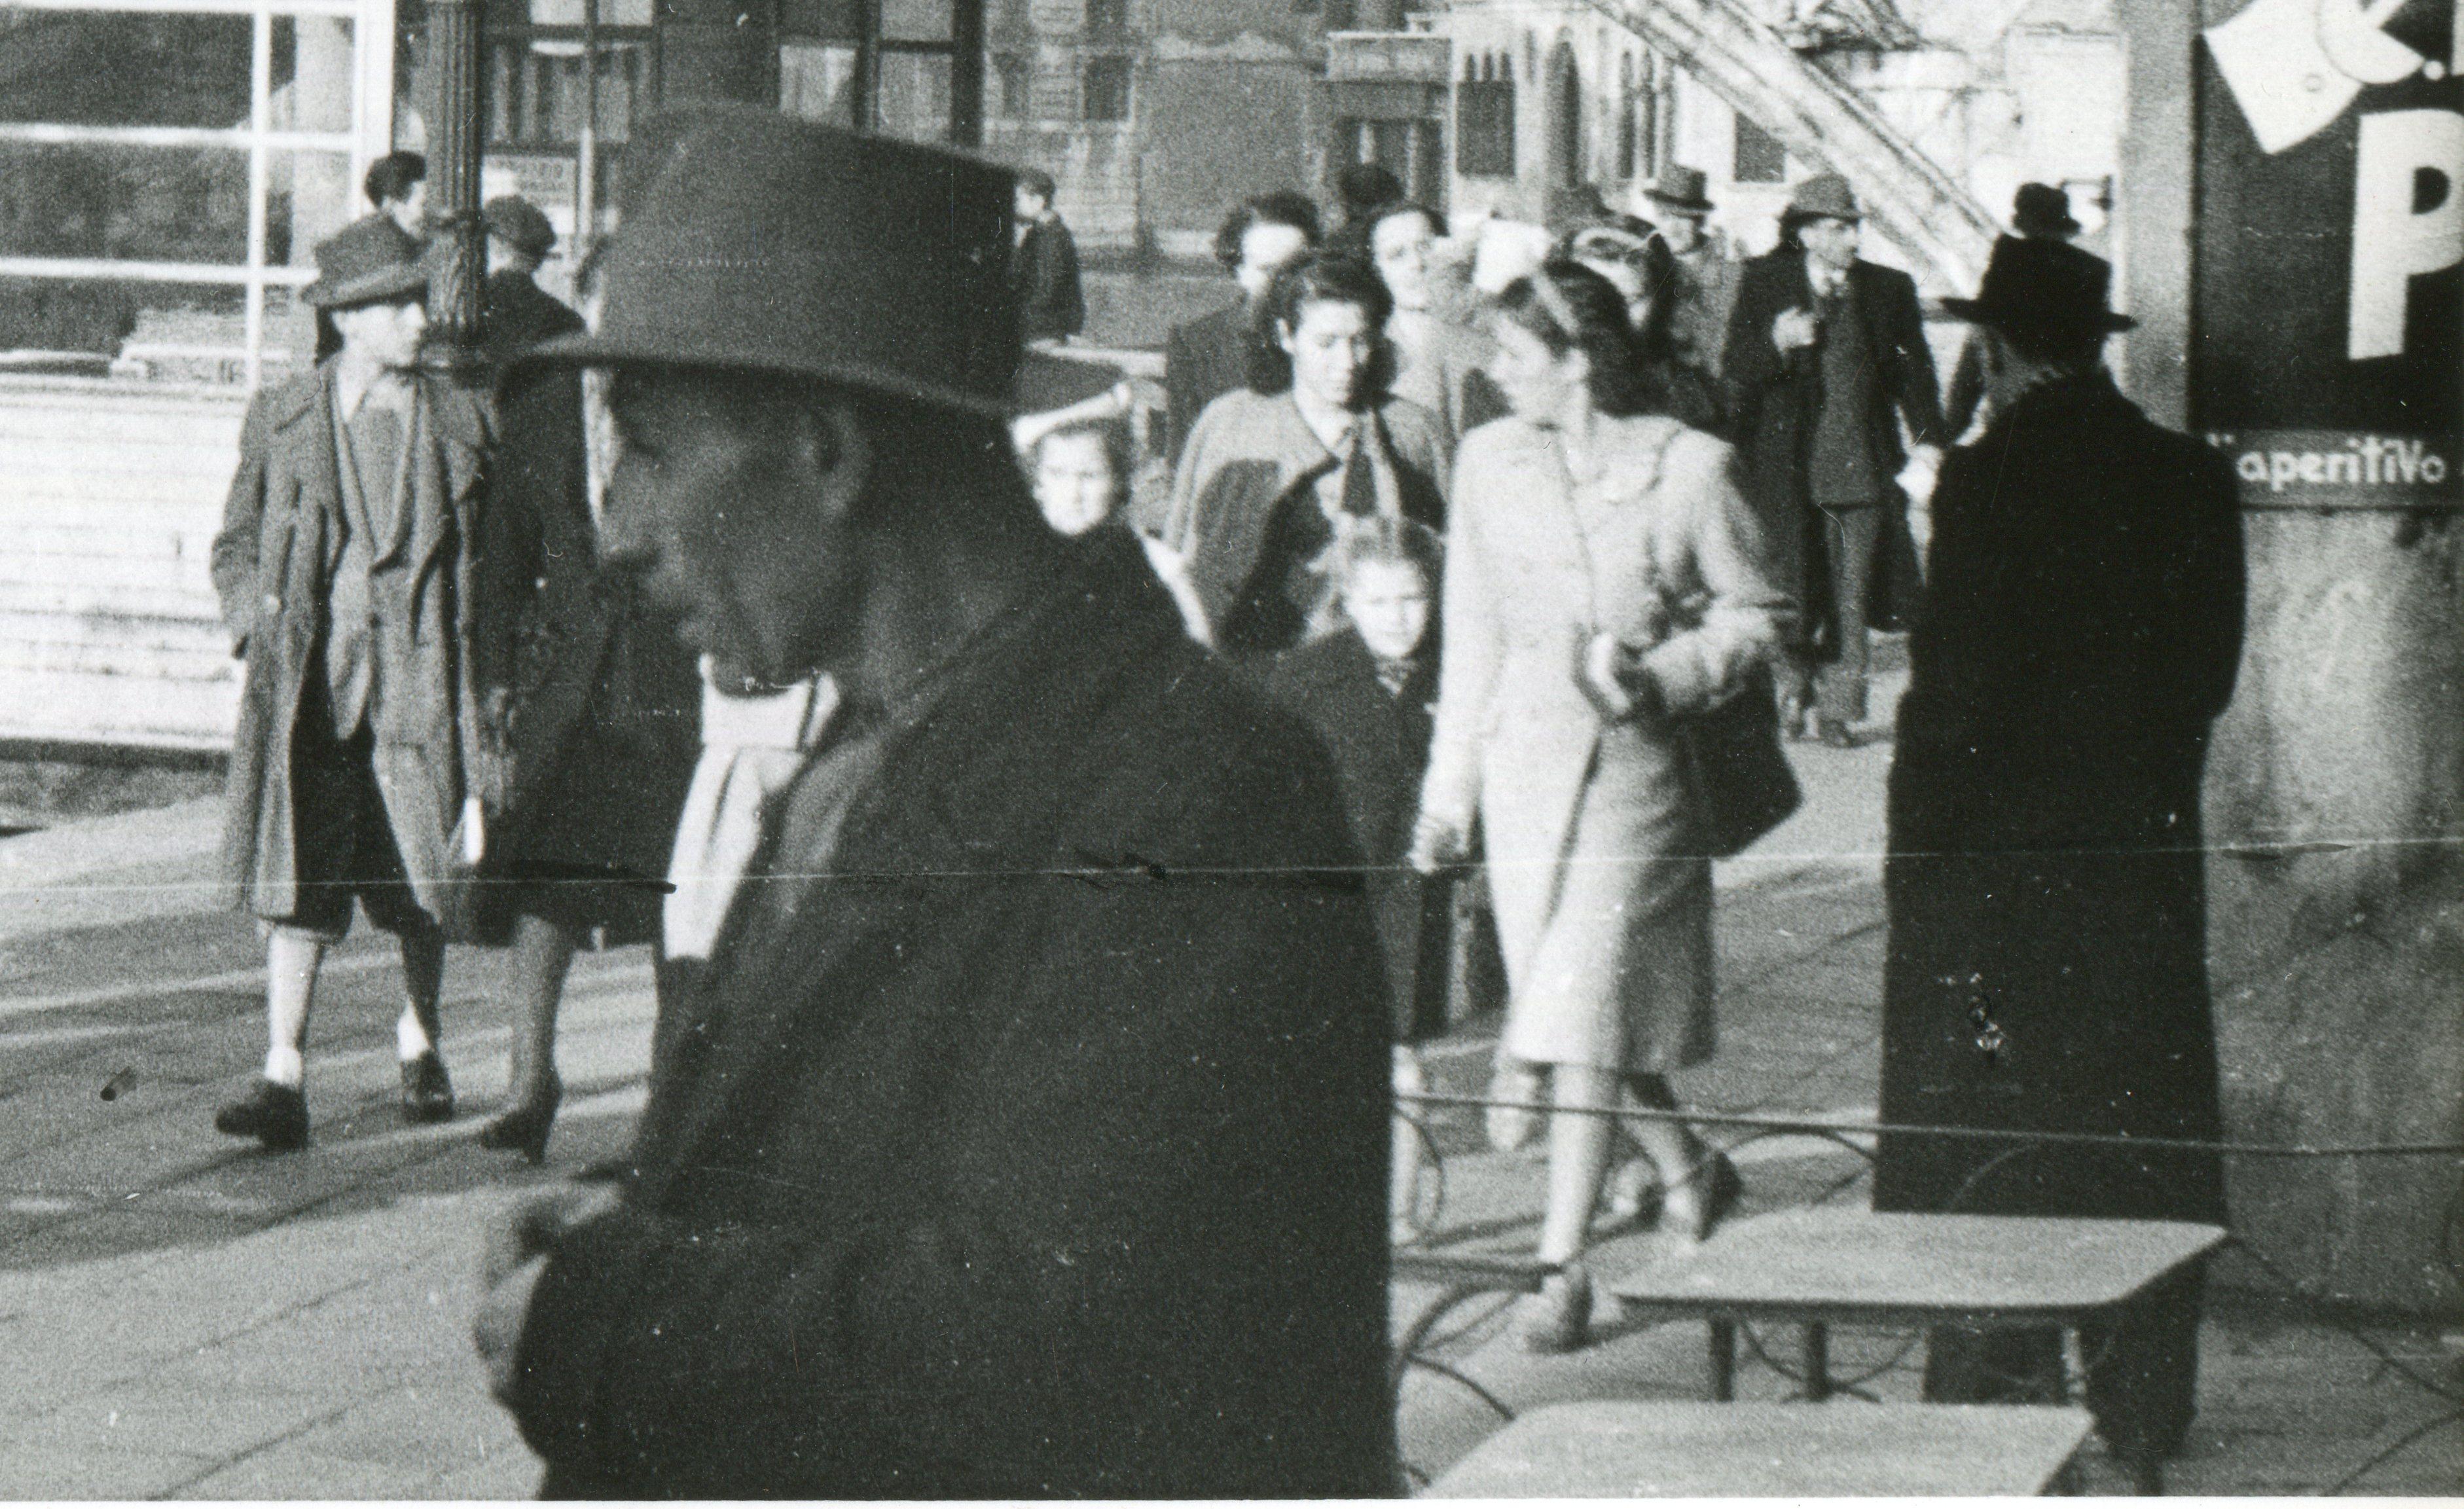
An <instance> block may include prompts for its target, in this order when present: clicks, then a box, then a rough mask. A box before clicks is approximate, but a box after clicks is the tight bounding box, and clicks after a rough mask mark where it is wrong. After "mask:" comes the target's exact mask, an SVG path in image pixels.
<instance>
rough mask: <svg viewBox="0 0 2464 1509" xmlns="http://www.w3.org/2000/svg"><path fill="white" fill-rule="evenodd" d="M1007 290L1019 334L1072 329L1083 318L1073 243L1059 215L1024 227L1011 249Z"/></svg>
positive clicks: (1053, 335) (1049, 334) (1048, 334)
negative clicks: (1012, 299)
mask: <svg viewBox="0 0 2464 1509" xmlns="http://www.w3.org/2000/svg"><path fill="white" fill-rule="evenodd" d="M1010 291H1011V293H1012V294H1013V295H1014V296H1015V297H1016V298H1017V300H1018V319H1019V334H1020V336H1021V337H1022V338H1023V339H1025V340H1028V341H1051V340H1057V339H1059V338H1060V337H1062V336H1069V335H1076V334H1077V333H1078V332H1079V331H1080V330H1082V329H1084V328H1085V327H1086V324H1087V296H1086V293H1085V291H1084V290H1082V289H1081V288H1080V287H1079V283H1078V243H1077V241H1076V240H1075V239H1073V238H1072V237H1071V236H1070V234H1069V228H1068V227H1067V226H1066V225H1063V224H1062V223H1061V221H1060V218H1059V217H1058V216H1055V217H1054V218H1052V219H1049V220H1039V221H1037V222H1036V223H1035V224H1033V225H1031V226H1028V227H1027V228H1026V233H1025V234H1024V235H1023V236H1022V237H1020V238H1019V243H1018V249H1017V250H1016V251H1015V252H1013V253H1011V254H1010Z"/></svg>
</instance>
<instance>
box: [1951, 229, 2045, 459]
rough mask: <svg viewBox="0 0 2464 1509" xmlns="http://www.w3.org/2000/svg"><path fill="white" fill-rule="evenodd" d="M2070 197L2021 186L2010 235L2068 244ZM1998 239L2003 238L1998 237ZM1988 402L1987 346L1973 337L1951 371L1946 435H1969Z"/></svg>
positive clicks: (1963, 347)
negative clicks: (1969, 429)
mask: <svg viewBox="0 0 2464 1509" xmlns="http://www.w3.org/2000/svg"><path fill="white" fill-rule="evenodd" d="M2011 233H2012V234H2013V235H2015V236H2017V237H2018V238H2019V239H2021V240H2023V241H2068V240H2069V239H2070V238H2071V237H2073V236H2075V235H2077V234H2079V220H2078V217H2076V216H2074V215H2073V214H2072V213H2071V196H2070V195H2068V194H2066V193H2064V192H2062V191H2061V190H2060V189H2057V188H2055V187H2054V186H2053V185H2051V184H2021V185H2020V186H2019V191H2018V193H2017V194H2015V195H2013V197H2012V200H2011ZM1995 239H1996V240H1999V239H2000V237H1998V236H1997V237H1995ZM1984 403H1985V343H1984V341H1983V340H1982V339H1981V338H1979V337H1976V336H1973V335H1971V336H1970V337H1969V339H1968V340H1967V341H1966V342H1965V343H1963V344H1961V345H1960V348H1959V360H1958V361H1957V362H1956V363H1954V364H1953V365H1952V366H1951V369H1950V391H1949V392H1948V393H1947V394H1946V395H1944V398H1943V401H1942V419H1943V425H1942V430H1943V433H1944V434H1945V435H1947V436H1948V437H1950V438H1952V439H1957V438H1958V437H1960V436H1961V435H1964V434H1966V433H1968V427H1969V425H1971V424H1973V423H1974V422H1975V421H1976V417H1977V413H1978V411H1979V410H1981V409H1982V408H1983V407H1984Z"/></svg>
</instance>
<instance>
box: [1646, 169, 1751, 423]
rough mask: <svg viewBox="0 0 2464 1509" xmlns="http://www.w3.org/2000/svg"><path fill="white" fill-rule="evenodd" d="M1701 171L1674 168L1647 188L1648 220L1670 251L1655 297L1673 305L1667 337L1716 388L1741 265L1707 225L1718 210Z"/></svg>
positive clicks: (1679, 356) (1680, 356) (1683, 359)
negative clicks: (1664, 284) (1663, 284)
mask: <svg viewBox="0 0 2464 1509" xmlns="http://www.w3.org/2000/svg"><path fill="white" fill-rule="evenodd" d="M1707 186H1708V181H1707V180H1706V179H1705V177H1704V176H1703V170H1702V169H1701V168H1699V167H1684V166H1676V165H1672V166H1670V167H1669V168H1668V170H1667V171H1666V172H1663V173H1661V175H1660V176H1659V177H1658V178H1655V179H1653V180H1651V181H1650V182H1649V183H1647V184H1645V185H1644V186H1643V189H1642V201H1643V214H1644V218H1646V219H1648V220H1649V221H1651V223H1652V226H1653V228H1654V232H1655V234H1656V236H1657V239H1658V240H1659V242H1660V244H1661V246H1663V247H1665V248H1667V251H1668V259H1669V262H1670V264H1671V272H1672V274H1673V276H1672V277H1671V279H1670V285H1669V289H1668V291H1667V292H1666V293H1665V294H1659V295H1656V297H1661V298H1665V299H1668V300H1671V301H1672V305H1673V307H1672V308H1671V310H1670V313H1669V317H1668V334H1669V338H1670V339H1671V340H1672V341H1673V342H1675V343H1676V346H1677V359H1678V360H1679V361H1681V362H1683V363H1684V364H1685V365H1686V366H1690V367H1692V368H1694V370H1696V371H1698V372H1700V373H1702V374H1703V375H1704V376H1705V377H1706V378H1709V379H1710V380H1711V381H1712V382H1714V383H1717V382H1718V381H1719V380H1720V366H1721V361H1722V359H1723V357H1724V356H1725V355H1726V352H1725V351H1724V350H1723V349H1722V347H1723V345H1724V344H1726V342H1727V335H1728V310H1729V309H1730V308H1731V307H1732V306H1733V305H1734V304H1735V303H1736V300H1737V276H1738V270H1737V263H1736V260H1735V259H1734V258H1732V257H1730V256H1729V255H1728V253H1727V248H1726V247H1725V246H1723V245H1721V243H1720V242H1719V241H1718V240H1717V239H1716V238H1714V237H1713V236H1712V235H1711V233H1710V231H1709V229H1708V227H1707V225H1706V223H1705V222H1707V221H1708V220H1709V218H1710V215H1711V211H1713V210H1714V209H1716V208H1718V207H1717V206H1715V205H1713V204H1712V203H1711V200H1710V197H1709V195H1708V193H1707V192H1706V189H1707Z"/></svg>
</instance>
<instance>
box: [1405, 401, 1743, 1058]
mask: <svg viewBox="0 0 2464 1509" xmlns="http://www.w3.org/2000/svg"><path fill="white" fill-rule="evenodd" d="M1456 464H1457V472H1456V476H1457V483H1456V489H1455V498H1454V527H1453V530H1452V534H1451V537H1450V539H1449V541H1448V544H1447V550H1446V574H1445V588H1444V616H1443V623H1444V635H1445V638H1444V653H1443V659H1442V664H1443V671H1442V675H1441V680H1440V692H1439V700H1438V714H1437V726H1436V734H1435V740H1434V744H1433V747H1432V751H1431V758H1430V763H1429V772H1428V777H1427V780H1426V783H1425V785H1424V786H1423V788H1422V797H1421V808H1422V810H1423V811H1424V812H1426V813H1428V814H1430V815H1432V816H1436V817H1440V818H1443V819H1445V820H1447V821H1449V822H1452V823H1454V824H1456V825H1457V826H1458V827H1459V828H1461V829H1463V830H1464V831H1468V830H1469V828H1470V826H1471V823H1472V820H1473V819H1474V817H1475V816H1477V818H1478V819H1479V821H1480V824H1481V828H1482V831H1483V834H1484V840H1483V841H1484V844H1485V854H1486V859H1487V863H1488V867H1489V883H1490V887H1491V891H1492V894H1493V895H1494V897H1495V899H1496V905H1497V922H1498V932H1499V938H1500V942H1501V943H1503V944H1504V948H1505V953H1506V963H1507V978H1508V981H1509V983H1510V985H1511V986H1512V988H1513V1002H1512V1005H1511V1007H1510V1009H1509V1011H1508V1021H1507V1051H1508V1052H1509V1053H1512V1054H1515V1055H1516V1056H1519V1057H1523V1058H1526V1059H1529V1060H1531V1061H1534V1062H1543V1063H1591V1064H1593V1065H1594V1066H1595V1067H1599V1068H1604V1069H1616V1070H1629V1071H1637V1072H1640V1071H1652V1072H1657V1071H1659V1070H1662V1069H1666V1068H1673V1067H1677V1066H1680V1065H1682V1064H1685V1063H1691V1062H1695V1061H1698V1060H1699V1059H1700V1058H1701V1057H1703V1056H1704V1055H1705V1054H1707V1053H1708V1052H1709V1051H1710V1045H1711V1031H1710V1002H1711V971H1710V906H1711V892H1710V862H1709V861H1708V860H1707V859H1706V858H1705V857H1703V855H1702V846H1701V845H1700V844H1699V843H1697V842H1695V841H1694V839H1693V837H1692V833H1691V829H1692V826H1693V820H1692V813H1693V809H1694V805H1695V803H1694V796H1693V793H1692V791H1691V790H1690V788H1689V777H1688V776H1687V774H1686V771H1685V766H1684V765H1683V762H1682V760H1681V759H1680V758H1679V750H1678V745H1677V742H1676V740H1675V738H1674V736H1673V734H1672V733H1671V731H1670V730H1669V728H1668V727H1667V725H1666V723H1665V722H1664V721H1657V720H1643V719H1628V720H1626V721H1621V722H1617V723H1614V724H1612V723H1606V722H1604V721H1603V720H1602V716H1601V714H1600V713H1599V712H1598V711H1596V710H1595V706H1594V704H1593V702H1592V700H1591V699H1589V698H1588V697H1586V696H1585V695H1584V692H1583V689H1582V686H1581V683H1580V679H1579V677H1580V675H1581V666H1582V662H1583V655H1584V652H1585V650H1586V648H1587V647H1588V645H1589V644H1590V642H1591V640H1592V638H1593V636H1594V635H1595V633H1596V632H1610V633H1614V634H1616V635H1617V637H1618V639H1620V640H1621V641H1623V642H1624V643H1626V644H1628V645H1631V646H1634V647H1636V648H1638V649H1642V650H1644V651H1645V653H1644V655H1642V657H1641V667H1642V674H1643V675H1644V676H1645V677H1648V678H1649V680H1650V681H1651V682H1652V683H1653V685H1654V689H1655V690H1656V691H1657V694H1658V699H1659V700H1660V702H1661V705H1662V706H1663V707H1664V708H1665V709H1666V711H1667V714H1668V715H1669V716H1672V717H1683V716H1684V715H1686V714H1689V713H1695V712H1700V711H1702V710H1704V709H1705V708H1707V707H1710V706H1712V705H1714V704H1715V703H1716V702H1717V701H1718V700H1719V699H1721V698H1723V697H1725V696H1727V695H1730V694H1731V693H1732V692H1734V691H1735V690H1736V688H1737V687H1738V686H1739V685H1740V684H1741V682H1742V681H1743V678H1744V677H1745V676H1746V673H1747V672H1748V671H1749V670H1750V669H1751V668H1752V667H1753V665H1754V664H1755V663H1756V662H1757V661H1758V660H1759V659H1760V658H1761V657H1762V656H1763V655H1766V654H1767V653H1768V652H1769V650H1770V649H1771V646H1772V645H1773V644H1775V643H1776V641H1777V637H1778V632H1779V626H1780V623H1781V621H1782V619H1783V618H1784V616H1785V615H1786V613H1787V611H1788V609H1789V603H1788V599H1787V596H1786V594H1785V593H1783V592H1781V591H1780V590H1779V589H1778V588H1775V587H1774V586H1773V585H1772V584H1771V573H1770V569H1769V567H1768V566H1767V565H1766V564H1765V556H1764V549H1763V545H1762V543H1761V540H1760V538H1759V535H1758V532H1757V529H1756V526H1755V523H1754V520H1753V517H1752V515H1751V514H1750V513H1749V510H1748V509H1747V507H1746V505H1745V502H1744V500H1743V499H1741V498H1740V497H1739V495H1738V493H1737V489H1736V486H1735V483H1734V482H1733V480H1732V479H1731V476H1730V470H1731V466H1730V455H1729V451H1728V448H1727V446H1726V445H1724V444H1722V443H1721V442H1720V441H1718V440H1715V439H1713V438H1711V437H1710V436H1708V435H1705V434H1703V433H1700V432H1697V431H1692V430H1687V429H1685V428H1684V427H1683V426H1681V425H1679V424H1678V423H1677V422H1676V421H1674V420H1672V419H1666V418H1661V417H1657V416H1651V417H1638V418H1629V419H1609V418H1601V419H1595V422H1594V429H1593V435H1592V446H1591V455H1590V456H1589V457H1588V458H1587V460H1586V461H1585V463H1584V475H1583V476H1582V477H1579V478H1578V477H1575V476H1574V475H1573V472H1572V471H1571V470H1570V467H1569V462H1568V457H1567V455H1566V452H1565V450H1564V449H1563V448H1562V447H1561V446H1560V444H1559V442H1558V438H1557V435H1556V433H1555V432H1553V431H1547V430H1542V429H1538V428H1535V427H1534V426H1532V425H1529V424H1527V423H1525V422H1524V421H1522V420H1520V419H1502V420H1499V421H1498V422H1496V423H1495V424H1491V425H1485V426H1483V427H1482V428H1481V429H1479V430H1476V431H1474V432H1472V433H1471V434H1469V435H1468V436H1466V437H1465V438H1464V440H1463V449H1462V451H1461V452H1460V453H1459V455H1458V456H1457V458H1456ZM1672 606H1674V607H1677V608H1678V609H1679V610H1680V622H1679V623H1677V624H1672V623H1671V621H1670V609H1671V607H1672ZM1689 624H1690V625H1691V626H1690V627H1688V626H1687V625H1689Z"/></svg>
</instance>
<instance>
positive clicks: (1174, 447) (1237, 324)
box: [1163, 300, 1251, 461]
mask: <svg viewBox="0 0 2464 1509" xmlns="http://www.w3.org/2000/svg"><path fill="white" fill-rule="evenodd" d="M1249 321H1250V312H1249V305H1248V301H1247V300H1242V301H1241V302H1239V303H1235V304H1233V305H1231V306H1230V307H1229V308H1225V309H1218V310H1217V311H1215V312H1214V313H1213V314H1211V315H1200V316H1199V317H1198V318H1197V319H1195V320H1187V321H1183V322H1181V323H1179V324H1177V325H1174V326H1173V327H1172V329H1171V331H1170V332H1169V333H1167V334H1166V335H1165V337H1164V343H1163V390H1164V425H1165V431H1164V433H1165V436H1166V438H1167V440H1168V441H1169V443H1170V445H1171V451H1170V453H1169V455H1170V458H1171V459H1172V460H1174V461H1178V460H1179V459H1180V453H1181V448H1182V447H1184V446H1186V445H1188V444H1189V434H1190V432H1191V431H1193V430H1196V429H1197V428H1198V416H1199V414H1202V413H1204V412H1205V411H1206V406H1207V405H1208V404H1211V403H1213V402H1215V400H1217V399H1218V398H1221V397H1222V396H1223V395H1224V394H1225V393H1228V392H1230V391H1232V389H1234V388H1245V387H1247V386H1248V382H1249V347H1250V340H1251V338H1250V330H1249Z"/></svg>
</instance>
